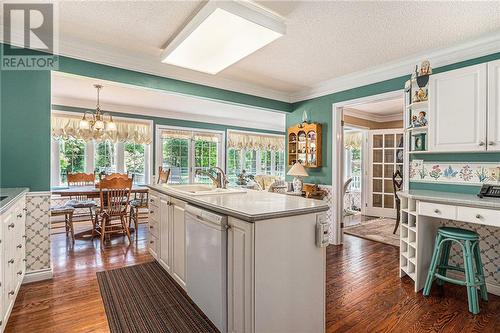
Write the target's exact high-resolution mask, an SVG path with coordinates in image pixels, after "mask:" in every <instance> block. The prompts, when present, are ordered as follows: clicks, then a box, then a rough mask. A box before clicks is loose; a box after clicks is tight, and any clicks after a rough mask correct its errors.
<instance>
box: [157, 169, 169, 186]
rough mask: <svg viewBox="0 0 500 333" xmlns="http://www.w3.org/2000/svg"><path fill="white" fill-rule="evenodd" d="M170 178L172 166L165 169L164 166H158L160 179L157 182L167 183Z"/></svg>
mask: <svg viewBox="0 0 500 333" xmlns="http://www.w3.org/2000/svg"><path fill="white" fill-rule="evenodd" d="M169 178H170V168H168V169H163V167H161V166H159V167H158V180H157V182H156V183H157V184H166V183H168V179H169Z"/></svg>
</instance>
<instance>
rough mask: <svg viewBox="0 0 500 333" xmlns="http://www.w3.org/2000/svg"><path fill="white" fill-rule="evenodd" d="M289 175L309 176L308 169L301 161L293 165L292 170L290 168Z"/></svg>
mask: <svg viewBox="0 0 500 333" xmlns="http://www.w3.org/2000/svg"><path fill="white" fill-rule="evenodd" d="M287 175H289V176H295V177H307V176H309V174H308V173H307V171H306V169H305V168H304V167H303V166H302V164H300V163H299V162H296V163H295V164H294V165H293V166H292V168H291V169H290V170H288V173H287Z"/></svg>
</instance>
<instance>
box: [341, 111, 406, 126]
mask: <svg viewBox="0 0 500 333" xmlns="http://www.w3.org/2000/svg"><path fill="white" fill-rule="evenodd" d="M343 112H344V116H351V117H354V118H359V119H364V120H369V121H374V122H376V123H385V122H388V121H397V120H403V112H402V111H401V114H389V115H379V114H373V113H369V112H363V111H360V110H356V109H350V108H344V109H343Z"/></svg>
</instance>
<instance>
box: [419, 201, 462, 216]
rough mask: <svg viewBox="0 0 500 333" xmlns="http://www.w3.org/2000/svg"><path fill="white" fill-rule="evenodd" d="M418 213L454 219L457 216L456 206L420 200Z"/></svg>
mask: <svg viewBox="0 0 500 333" xmlns="http://www.w3.org/2000/svg"><path fill="white" fill-rule="evenodd" d="M418 213H419V214H420V215H426V216H432V217H436V218H442V219H450V220H455V219H456V218H457V207H455V206H449V205H442V204H436V203H432V202H420V204H419V211H418Z"/></svg>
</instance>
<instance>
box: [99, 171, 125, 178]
mask: <svg viewBox="0 0 500 333" xmlns="http://www.w3.org/2000/svg"><path fill="white" fill-rule="evenodd" d="M114 178H123V179H127V178H130V176H129V175H128V173H119V172H113V173H110V174H109V175H106V174H105V175H103V177H102V179H114Z"/></svg>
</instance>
